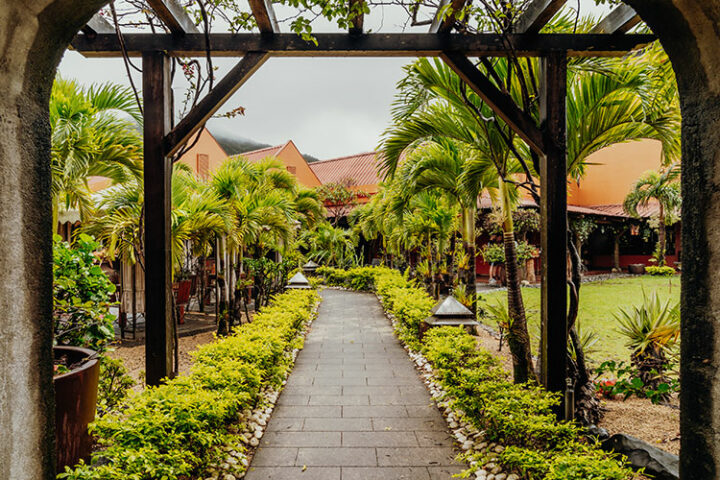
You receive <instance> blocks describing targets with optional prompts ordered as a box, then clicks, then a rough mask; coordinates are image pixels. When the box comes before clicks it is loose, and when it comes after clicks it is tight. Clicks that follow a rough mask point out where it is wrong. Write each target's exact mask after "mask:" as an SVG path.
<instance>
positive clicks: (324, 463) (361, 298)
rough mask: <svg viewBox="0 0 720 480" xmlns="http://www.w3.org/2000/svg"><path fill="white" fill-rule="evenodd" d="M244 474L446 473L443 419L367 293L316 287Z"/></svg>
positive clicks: (349, 477) (439, 477)
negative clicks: (315, 308) (314, 307)
mask: <svg viewBox="0 0 720 480" xmlns="http://www.w3.org/2000/svg"><path fill="white" fill-rule="evenodd" d="M322 297H323V302H322V304H321V306H320V311H319V316H318V318H317V320H316V321H315V323H314V324H313V327H312V331H311V332H310V334H309V335H308V337H307V341H306V343H305V349H304V350H302V351H301V352H300V354H299V355H298V358H297V363H296V365H295V369H294V370H293V372H292V374H291V375H290V378H289V379H288V383H287V387H286V388H285V390H284V391H283V393H282V395H281V396H280V399H279V400H278V406H277V408H276V409H275V412H274V413H273V416H272V419H271V420H270V423H269V425H268V429H267V432H266V433H265V436H264V437H263V439H262V441H261V442H260V447H259V448H258V450H257V453H256V454H255V457H254V459H253V462H252V464H251V465H250V470H249V471H248V474H247V476H246V477H245V478H246V479H247V480H265V479H273V480H294V479H308V480H340V479H342V480H397V479H408V480H430V479H432V480H449V479H450V478H452V474H453V473H457V472H459V471H460V470H461V467H460V466H459V464H458V463H457V462H454V461H453V458H454V457H455V453H456V452H455V451H454V450H453V448H452V440H451V437H450V436H449V434H448V433H447V426H446V423H445V420H444V419H443V418H442V416H441V415H440V413H439V412H438V410H437V408H436V407H435V406H434V404H433V403H432V400H431V399H430V395H429V394H428V392H427V389H426V387H425V385H424V384H423V383H422V381H421V379H420V377H419V375H418V373H417V371H416V370H415V368H414V366H413V364H412V362H411V361H410V359H409V358H408V356H407V354H406V353H405V351H404V350H403V348H402V347H401V346H400V343H399V342H398V340H397V339H396V337H395V335H394V334H393V331H392V327H391V325H390V322H389V321H388V320H387V319H386V318H385V316H384V314H383V311H382V308H381V307H380V304H379V303H378V301H377V299H376V298H375V296H374V295H372V294H363V293H355V292H345V291H338V290H325V291H324V292H323V294H322Z"/></svg>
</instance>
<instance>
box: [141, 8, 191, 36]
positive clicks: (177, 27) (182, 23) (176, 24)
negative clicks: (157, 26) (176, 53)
mask: <svg viewBox="0 0 720 480" xmlns="http://www.w3.org/2000/svg"><path fill="white" fill-rule="evenodd" d="M147 2H148V5H150V7H151V8H152V9H153V11H154V12H155V14H156V15H157V16H158V18H159V19H160V20H162V22H163V23H164V24H165V25H167V27H168V29H170V32H172V34H173V35H179V36H182V35H186V34H188V33H200V30H198V28H197V27H196V26H195V22H193V21H192V19H191V18H190V16H189V15H188V14H187V12H186V11H185V9H184V8H183V7H182V6H180V5H179V4H178V3H177V2H176V1H175V0H147Z"/></svg>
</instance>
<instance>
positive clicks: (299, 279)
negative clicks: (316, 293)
mask: <svg viewBox="0 0 720 480" xmlns="http://www.w3.org/2000/svg"><path fill="white" fill-rule="evenodd" d="M310 288H312V286H310V282H309V281H308V279H307V278H306V277H305V275H303V274H302V273H300V272H298V273H296V274H295V275H293V277H292V278H291V279H290V281H289V282H288V283H287V285H285V289H286V290H289V289H292V290H308V289H310Z"/></svg>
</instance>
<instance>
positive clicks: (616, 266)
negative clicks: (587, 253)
mask: <svg viewBox="0 0 720 480" xmlns="http://www.w3.org/2000/svg"><path fill="white" fill-rule="evenodd" d="M620 235H621V233H620V232H615V236H614V238H613V239H614V245H613V270H616V271H618V272H619V271H620Z"/></svg>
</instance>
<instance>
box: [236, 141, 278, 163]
mask: <svg viewBox="0 0 720 480" xmlns="http://www.w3.org/2000/svg"><path fill="white" fill-rule="evenodd" d="M289 144H290V142H287V143H284V144H282V145H276V146H274V147H266V148H261V149H260V150H253V151H251V152H244V153H240V154H238V156H239V157H244V158H246V159H247V161H248V162H257V161H260V160H262V159H263V158H266V157H277V156H278V155H279V154H280V152H282V151H283V149H284V148H285V147H287V146H288V145H289Z"/></svg>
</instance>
